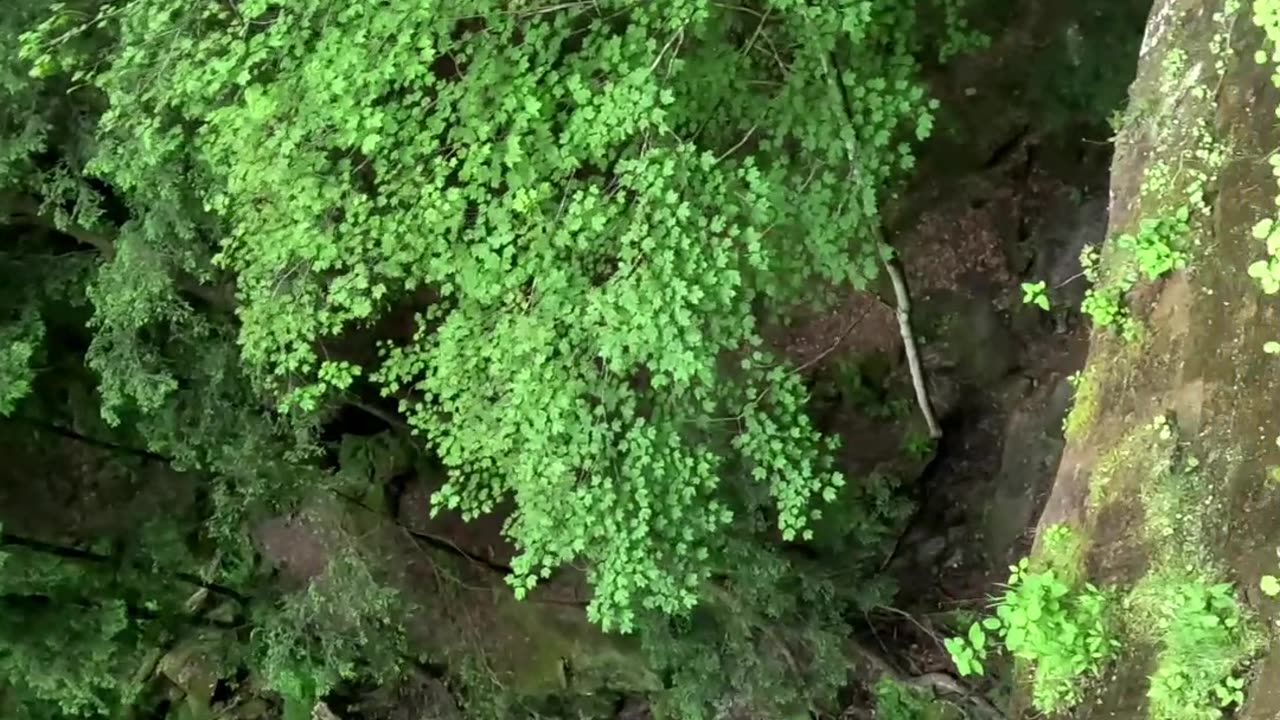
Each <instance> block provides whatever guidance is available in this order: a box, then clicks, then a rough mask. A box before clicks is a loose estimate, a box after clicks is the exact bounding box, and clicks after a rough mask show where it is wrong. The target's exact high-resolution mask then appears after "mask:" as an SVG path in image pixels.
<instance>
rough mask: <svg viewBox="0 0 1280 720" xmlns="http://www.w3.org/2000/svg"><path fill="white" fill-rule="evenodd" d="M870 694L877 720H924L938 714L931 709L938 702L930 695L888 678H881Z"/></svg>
mask: <svg viewBox="0 0 1280 720" xmlns="http://www.w3.org/2000/svg"><path fill="white" fill-rule="evenodd" d="M871 693H872V695H874V696H875V701H876V718H877V719H878V720H924V718H928V717H936V716H937V714H938V713H937V712H936V711H934V708H933V706H934V705H935V704H936V703H937V702H938V701H937V699H936V698H934V696H933V694H932V693H929V692H928V691H926V690H922V689H920V688H915V687H911V686H909V685H903V684H902V683H900V682H897V681H896V680H892V679H890V678H882V679H881V680H880V681H879V682H877V683H876V684H875V686H874V687H873V688H872V689H871Z"/></svg>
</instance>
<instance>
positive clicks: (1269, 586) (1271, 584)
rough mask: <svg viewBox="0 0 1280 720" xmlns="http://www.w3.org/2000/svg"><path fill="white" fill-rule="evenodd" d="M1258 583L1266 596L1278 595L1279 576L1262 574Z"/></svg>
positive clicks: (1279, 587) (1279, 592)
mask: <svg viewBox="0 0 1280 720" xmlns="http://www.w3.org/2000/svg"><path fill="white" fill-rule="evenodd" d="M1259 585H1260V586H1261V587H1262V592H1263V594H1264V595H1266V596H1267V597H1276V596H1278V595H1280V578H1277V577H1276V576H1275V575H1263V576H1262V581H1261V582H1260V583H1259Z"/></svg>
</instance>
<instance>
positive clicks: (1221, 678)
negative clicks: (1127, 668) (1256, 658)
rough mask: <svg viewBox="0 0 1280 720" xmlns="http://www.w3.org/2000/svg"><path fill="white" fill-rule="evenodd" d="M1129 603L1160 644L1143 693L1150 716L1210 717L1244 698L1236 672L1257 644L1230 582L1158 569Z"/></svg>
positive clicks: (1162, 719)
mask: <svg viewBox="0 0 1280 720" xmlns="http://www.w3.org/2000/svg"><path fill="white" fill-rule="evenodd" d="M1134 602H1135V604H1137V605H1138V606H1139V607H1140V615H1139V617H1141V618H1143V619H1144V621H1146V622H1149V623H1150V630H1149V631H1150V632H1153V633H1154V634H1155V637H1156V638H1157V641H1158V645H1159V655H1158V657H1157V658H1156V669H1155V672H1154V673H1152V675H1151V686H1150V688H1149V689H1148V691H1147V697H1148V698H1149V699H1150V701H1151V705H1150V716H1151V717H1152V718H1153V719H1154V720H1212V719H1213V718H1220V717H1223V716H1224V714H1225V711H1226V709H1227V708H1229V707H1231V706H1232V705H1240V704H1242V703H1243V702H1244V677H1243V676H1242V675H1241V673H1240V671H1241V669H1242V668H1243V666H1244V665H1245V663H1247V662H1248V660H1249V659H1250V657H1251V656H1252V654H1253V652H1254V651H1255V650H1256V647H1257V646H1256V640H1255V639H1254V638H1253V637H1252V631H1251V630H1250V629H1249V627H1248V625H1247V624H1246V622H1245V620H1244V616H1243V610H1242V609H1241V608H1240V606H1239V604H1238V603H1237V602H1236V599H1235V592H1234V588H1233V587H1232V586H1231V584H1229V583H1219V584H1209V583H1208V582H1206V581H1204V580H1203V579H1201V578H1198V577H1188V576H1185V575H1183V574H1181V573H1177V572H1173V573H1163V574H1158V575H1157V576H1156V577H1155V578H1154V579H1152V580H1149V581H1147V582H1146V583H1145V584H1144V585H1143V586H1141V587H1139V588H1138V589H1135V595H1134Z"/></svg>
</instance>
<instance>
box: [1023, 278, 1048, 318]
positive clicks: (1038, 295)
mask: <svg viewBox="0 0 1280 720" xmlns="http://www.w3.org/2000/svg"><path fill="white" fill-rule="evenodd" d="M1022 302H1023V303H1025V304H1027V305H1035V306H1036V307H1038V308H1040V309H1041V310H1044V311H1046V312H1047V311H1048V310H1049V296H1048V295H1046V294H1045V281H1044V280H1040V281H1038V282H1026V283H1022Z"/></svg>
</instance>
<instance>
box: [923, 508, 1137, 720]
mask: <svg viewBox="0 0 1280 720" xmlns="http://www.w3.org/2000/svg"><path fill="white" fill-rule="evenodd" d="M1078 542H1079V541H1078V539H1077V538H1075V537H1074V534H1073V533H1071V532H1070V531H1069V530H1067V529H1066V528H1065V527H1061V528H1058V529H1051V530H1050V531H1049V532H1048V533H1047V534H1046V537H1045V543H1046V545H1045V548H1046V550H1045V551H1046V553H1048V554H1047V555H1046V558H1048V559H1046V560H1043V561H1038V563H1037V564H1040V563H1041V562H1042V563H1043V564H1044V565H1046V567H1043V568H1042V569H1037V568H1034V567H1033V565H1032V562H1031V559H1030V558H1023V559H1022V560H1021V561H1020V562H1019V563H1018V564H1017V565H1015V566H1011V567H1010V570H1011V574H1010V576H1009V582H1008V589H1007V590H1006V591H1005V593H1004V595H1003V596H1002V597H1001V598H1000V599H999V600H998V601H997V603H996V605H995V616H994V617H988V618H985V619H983V620H982V621H981V622H975V623H974V624H972V625H971V626H970V627H969V631H968V633H967V635H965V636H964V637H956V638H948V639H947V640H946V647H947V650H948V651H949V652H950V653H951V657H952V660H953V661H954V662H955V664H956V669H957V671H958V672H959V673H960V674H961V675H962V676H963V675H972V674H979V673H982V672H984V667H983V663H982V661H983V660H985V659H986V658H987V656H988V654H989V652H990V650H991V649H992V648H993V647H994V646H995V645H996V643H997V642H998V643H1000V644H1002V645H1003V647H1004V649H1005V650H1006V651H1007V652H1008V653H1010V654H1011V655H1013V657H1015V658H1017V659H1019V660H1023V661H1026V662H1028V663H1030V665H1031V668H1032V683H1031V694H1032V702H1033V703H1034V705H1035V707H1036V709H1038V710H1040V711H1041V712H1044V713H1055V712H1060V711H1064V710H1067V709H1070V708H1071V707H1073V706H1074V705H1076V704H1077V703H1079V702H1080V700H1081V699H1082V698H1083V693H1084V689H1085V686H1086V683H1087V681H1088V679H1089V678H1090V677H1097V676H1098V675H1099V674H1100V672H1101V670H1102V668H1103V667H1104V666H1105V665H1106V663H1107V662H1108V661H1109V660H1110V659H1111V657H1112V656H1113V655H1114V653H1115V650H1116V649H1117V648H1118V647H1119V641H1118V640H1117V639H1116V637H1115V633H1114V630H1113V618H1112V608H1111V605H1112V603H1111V596H1110V595H1109V594H1108V593H1105V592H1103V591H1102V590H1099V589H1098V588H1096V587H1094V586H1093V585H1092V584H1089V583H1080V582H1079V581H1076V580H1075V579H1074V576H1075V574H1076V571H1075V570H1074V569H1071V568H1069V566H1070V565H1073V564H1074V562H1075V561H1074V560H1073V559H1072V556H1074V555H1076V554H1077V553H1078ZM1055 565H1056V566H1055Z"/></svg>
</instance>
